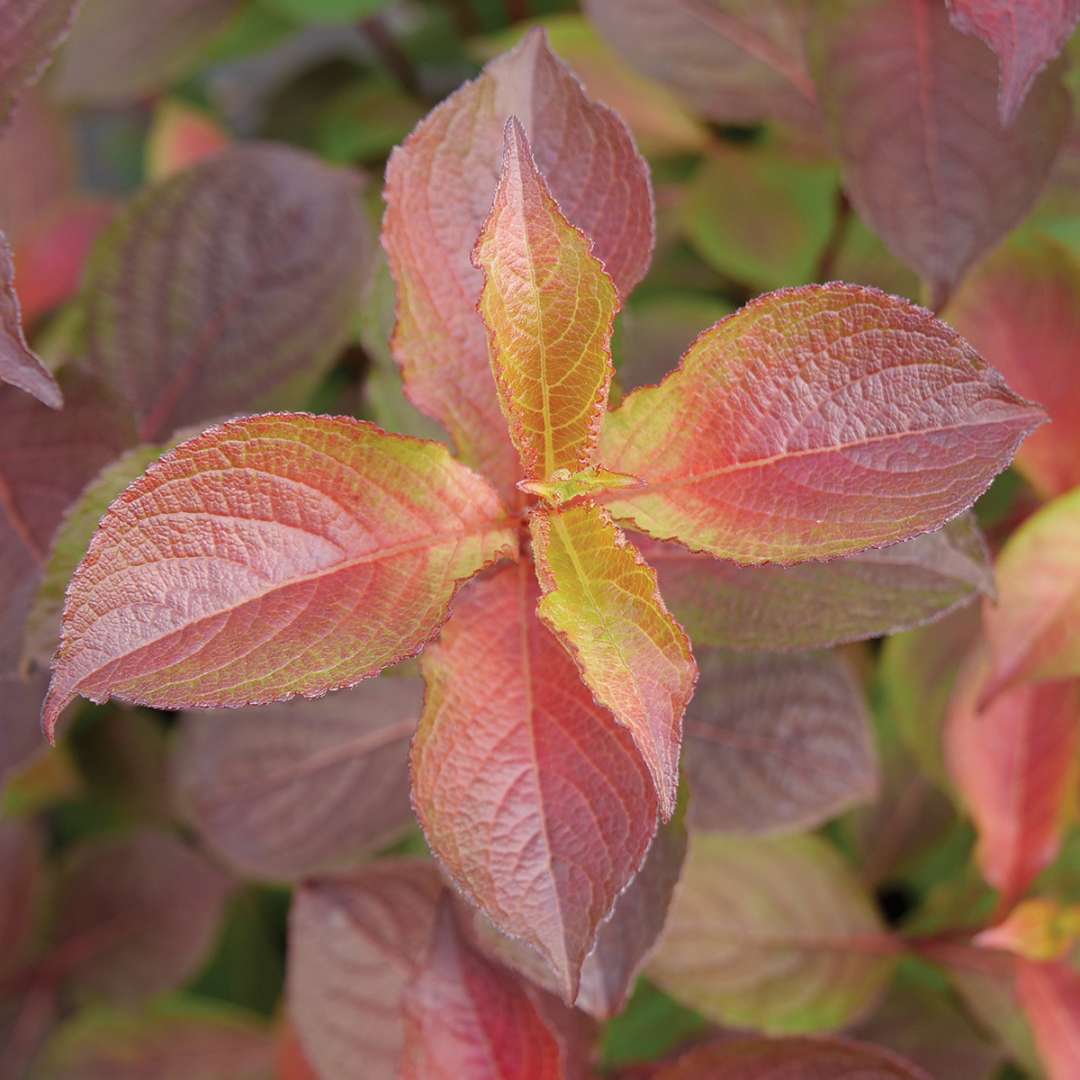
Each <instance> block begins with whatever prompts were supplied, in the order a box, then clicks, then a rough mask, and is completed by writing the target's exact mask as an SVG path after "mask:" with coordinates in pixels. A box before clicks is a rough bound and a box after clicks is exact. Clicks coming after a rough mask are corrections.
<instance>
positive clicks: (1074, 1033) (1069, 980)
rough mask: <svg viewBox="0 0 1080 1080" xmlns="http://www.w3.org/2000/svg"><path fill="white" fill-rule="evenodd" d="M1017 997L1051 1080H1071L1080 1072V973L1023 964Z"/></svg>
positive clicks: (1065, 967) (1061, 966) (1065, 965)
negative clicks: (1029, 1023) (1033, 1032)
mask: <svg viewBox="0 0 1080 1080" xmlns="http://www.w3.org/2000/svg"><path fill="white" fill-rule="evenodd" d="M1017 993H1018V996H1019V998H1020V1004H1021V1006H1022V1007H1023V1009H1024V1012H1025V1013H1026V1014H1027V1017H1028V1020H1029V1021H1030V1022H1031V1026H1032V1028H1033V1029H1034V1031H1035V1044H1036V1045H1037V1046H1038V1048H1039V1056H1040V1057H1041V1058H1042V1060H1043V1063H1044V1064H1045V1066H1046V1069H1047V1073H1048V1074H1049V1077H1050V1080H1071V1078H1072V1077H1074V1076H1076V1075H1077V1072H1078V1071H1080V971H1077V969H1076V968H1075V967H1073V966H1072V965H1071V964H1069V963H1067V962H1066V961H1064V960H1059V961H1058V962H1057V963H1054V964H1035V963H1032V962H1030V961H1027V960H1021V961H1020V962H1019V963H1018V964H1017Z"/></svg>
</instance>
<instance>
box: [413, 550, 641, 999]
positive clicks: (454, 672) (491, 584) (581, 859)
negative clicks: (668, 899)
mask: <svg viewBox="0 0 1080 1080" xmlns="http://www.w3.org/2000/svg"><path fill="white" fill-rule="evenodd" d="M537 597H538V591H537V588H536V584H535V581H534V580H533V575H532V573H531V568H530V567H528V566H525V565H521V566H519V567H511V568H507V569H506V570H503V571H502V572H501V573H498V574H496V575H495V576H493V577H491V578H488V579H487V580H484V581H482V582H478V583H476V584H475V585H473V586H471V587H470V588H469V590H467V591H466V592H464V593H463V594H462V596H461V598H460V600H459V601H458V602H457V603H456V604H455V607H454V612H453V614H452V616H451V618H450V621H449V622H448V623H447V625H446V627H445V629H444V631H443V634H442V636H441V638H440V640H439V642H438V643H437V644H436V645H433V646H432V647H431V648H430V649H428V650H427V652H426V653H425V655H424V658H423V662H422V663H423V673H424V678H425V680H426V682H427V695H426V700H425V708H424V715H423V719H422V720H421V723H420V728H419V730H418V731H417V734H416V738H415V740H414V742H413V750H412V767H413V801H414V805H415V807H416V812H417V816H418V817H419V819H420V823H421V825H422V826H423V828H424V832H425V835H426V836H427V840H428V843H429V844H430V846H431V848H432V850H433V851H434V852H435V853H436V855H437V856H438V857H439V860H440V862H441V863H442V865H443V867H444V868H445V869H446V871H447V873H448V874H449V876H450V878H451V880H452V881H453V882H454V883H455V885H456V886H457V887H458V889H460V890H461V891H462V892H463V893H464V895H465V896H467V897H468V898H469V899H470V900H471V901H472V902H473V903H475V904H476V905H477V906H479V907H480V908H481V909H482V910H483V911H484V912H485V914H486V915H487V916H488V918H489V919H490V920H491V921H492V922H493V923H494V924H495V925H496V926H497V927H498V928H499V929H500V930H501V931H502V932H504V933H507V934H509V935H511V936H512V937H515V938H518V939H520V940H522V941H523V942H525V943H526V944H527V945H528V946H529V947H531V948H532V949H534V950H536V951H537V952H538V953H539V955H540V956H541V957H542V958H543V959H544V961H545V962H546V964H547V966H548V967H549V968H550V969H551V971H552V972H553V974H554V977H555V980H556V986H557V988H558V990H559V992H560V993H561V994H562V995H563V996H564V997H566V998H567V999H568V1000H571V1001H572V1000H573V999H574V998H575V997H576V995H577V988H578V980H579V976H580V972H581V965H582V963H583V961H584V959H585V956H586V955H587V954H588V952H589V950H590V949H591V948H592V947H593V944H594V941H595V939H596V932H597V928H598V926H599V925H600V923H601V921H602V920H603V919H604V918H605V917H606V916H607V915H608V914H609V912H610V911H611V909H612V906H613V905H614V903H615V900H616V898H617V897H618V895H619V893H620V892H621V891H622V890H623V889H624V888H625V887H626V886H627V884H628V883H629V882H630V880H631V878H632V877H633V875H634V873H635V871H636V870H637V869H638V867H639V866H640V865H641V862H642V860H643V859H644V858H645V853H646V850H647V848H648V846H649V842H650V840H651V839H652V837H653V834H654V831H655V829H656V806H657V800H656V796H655V795H654V794H653V790H652V784H651V782H650V779H649V775H648V773H647V772H646V770H645V767H644V765H643V764H642V761H641V759H640V757H639V755H638V752H637V751H636V750H635V748H634V744H633V742H632V741H631V739H630V737H629V735H628V734H627V733H626V732H625V731H624V730H623V729H622V728H620V727H619V726H618V725H617V724H616V723H615V721H614V720H613V719H612V718H611V716H610V715H609V714H608V713H607V712H606V711H605V710H604V709H602V708H601V707H599V706H598V705H597V704H596V703H594V701H593V697H592V695H591V694H590V693H589V691H588V690H587V689H586V687H585V686H583V685H582V683H581V680H580V678H579V676H578V674H577V671H576V669H575V667H574V664H573V661H572V660H571V659H570V657H569V656H568V655H567V654H566V651H565V650H564V649H563V648H562V646H561V645H560V644H559V642H558V641H557V640H556V639H555V637H554V635H553V634H552V633H551V632H550V631H549V630H548V629H547V628H546V627H545V626H544V625H543V624H542V623H541V622H540V621H539V620H538V619H537V617H536V614H535V609H536V602H537Z"/></svg>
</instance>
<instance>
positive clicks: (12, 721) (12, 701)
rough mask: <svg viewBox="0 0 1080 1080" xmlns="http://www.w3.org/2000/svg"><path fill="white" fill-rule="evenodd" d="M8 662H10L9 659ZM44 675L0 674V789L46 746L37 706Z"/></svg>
mask: <svg viewBox="0 0 1080 1080" xmlns="http://www.w3.org/2000/svg"><path fill="white" fill-rule="evenodd" d="M9 659H12V660H13V659H14V658H10V657H9ZM47 685H48V676H47V675H46V674H45V673H44V672H41V673H36V674H26V675H23V674H19V673H17V672H15V671H9V672H8V673H7V674H0V701H3V703H4V706H3V714H2V715H3V719H2V721H0V789H2V787H3V785H4V783H5V782H6V781H7V780H8V779H9V777H10V776H11V775H12V774H13V773H15V772H16V771H18V770H19V769H20V768H21V767H22V766H24V765H25V764H26V763H27V762H29V761H30V760H31V759H32V758H33V757H34V756H35V755H36V754H40V753H43V752H44V751H45V750H46V748H47V747H48V745H49V744H48V743H47V742H46V741H45V737H44V736H43V735H42V734H41V720H40V714H41V703H42V701H43V700H44V699H45V688H46V686H47Z"/></svg>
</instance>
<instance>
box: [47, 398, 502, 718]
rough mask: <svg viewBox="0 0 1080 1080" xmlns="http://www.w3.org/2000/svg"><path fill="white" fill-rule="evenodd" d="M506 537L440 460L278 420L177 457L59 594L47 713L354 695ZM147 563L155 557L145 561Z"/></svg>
mask: <svg viewBox="0 0 1080 1080" xmlns="http://www.w3.org/2000/svg"><path fill="white" fill-rule="evenodd" d="M515 545H516V535H515V532H514V530H513V528H512V527H510V525H509V524H508V522H507V519H506V518H505V517H504V513H503V511H502V509H501V507H500V506H499V503H498V500H497V499H496V497H495V495H494V493H493V492H492V491H491V489H490V488H489V487H488V485H487V484H486V483H485V482H484V481H483V480H482V479H481V478H480V477H478V476H477V475H476V474H475V473H472V472H470V471H469V470H468V469H466V468H464V466H461V465H459V464H457V463H456V462H455V461H453V459H452V458H451V457H450V455H449V453H448V452H447V450H446V448H445V447H442V446H439V445H437V444H435V443H425V442H421V441H419V440H416V439H407V438H404V437H401V436H392V435H387V434H386V433H385V432H383V431H381V430H380V429H378V428H376V427H374V426H373V425H371V424H363V423H361V422H359V421H356V420H349V419H347V418H332V417H315V416H309V415H306V414H300V413H297V414H271V415H268V416H263V417H251V418H248V419H244V420H236V421H233V422H231V423H228V424H225V425H223V426H221V427H218V428H212V429H210V430H209V431H207V432H205V433H204V434H202V435H200V436H198V437H197V438H195V439H192V440H190V441H188V442H186V443H183V444H181V445H180V446H179V447H177V448H176V449H175V450H173V451H171V452H170V453H169V454H167V455H166V456H165V457H164V458H162V459H161V461H160V462H159V463H158V464H157V465H155V466H153V467H152V468H151V469H150V471H149V472H147V473H146V474H145V475H144V476H143V477H141V478H140V479H139V480H137V481H136V482H135V483H134V484H133V485H131V487H129V488H128V489H127V491H126V492H125V493H124V494H123V495H122V496H121V498H120V499H119V500H117V502H115V503H114V504H113V506H112V507H111V508H110V510H109V512H108V514H106V516H105V518H104V520H103V521H102V523H101V526H100V527H99V529H98V532H97V533H96V535H95V537H94V540H93V542H92V543H91V545H90V549H89V551H88V553H87V555H86V558H85V559H84V560H83V562H82V563H81V565H80V567H79V569H78V571H77V572H76V574H75V577H74V579H73V581H72V585H71V587H70V589H69V591H68V597H67V603H66V606H65V611H64V636H63V639H62V642H61V646H60V650H59V652H58V653H57V658H56V661H55V666H54V671H53V681H52V685H51V688H50V694H49V698H48V700H47V703H46V707H45V712H44V714H43V715H44V724H45V727H46V730H47V731H50V732H51V731H52V729H53V726H54V725H55V723H56V721H57V719H58V717H59V715H60V713H61V711H62V710H63V708H64V707H65V706H66V705H67V704H68V702H70V701H71V700H72V699H73V698H74V697H75V696H76V695H77V694H83V695H84V696H90V697H94V698H98V699H101V700H104V699H105V698H107V697H109V696H111V695H116V696H120V697H123V698H126V699H132V700H135V699H137V700H138V701H140V702H144V703H147V704H151V703H152V704H154V705H156V706H159V707H169V708H184V707H191V706H204V707H205V706H217V707H220V706H225V705H240V704H245V705H246V704H262V703H267V702H270V701H275V700H283V699H286V698H289V697H292V696H295V695H298V694H299V695H303V696H306V697H317V696H319V695H320V694H323V693H325V692H326V691H327V690H330V689H337V688H341V687H344V686H352V685H355V684H356V683H358V682H360V680H361V679H364V678H366V677H368V676H370V675H373V674H375V673H376V672H378V671H380V670H381V669H382V668H384V667H386V666H387V665H389V664H391V663H394V662H395V661H397V660H400V659H402V658H404V657H406V656H410V655H412V654H413V653H415V652H416V651H417V650H418V649H420V648H421V647H422V646H423V645H424V644H425V643H426V642H427V641H428V639H429V638H430V637H431V636H432V635H433V634H434V633H435V631H436V630H437V629H438V628H439V626H440V625H441V623H442V621H443V620H444V619H445V617H446V610H447V606H448V604H449V602H450V599H451V597H452V596H453V593H454V590H455V588H456V586H457V585H458V584H459V583H460V582H461V581H463V580H465V579H467V578H469V577H471V576H472V575H473V574H474V573H476V571H477V570H479V569H480V568H481V567H483V566H484V565H486V564H487V563H489V562H492V561H494V560H496V559H498V558H500V557H502V556H506V555H512V554H513V552H514V550H515ZM147 553H149V557H147Z"/></svg>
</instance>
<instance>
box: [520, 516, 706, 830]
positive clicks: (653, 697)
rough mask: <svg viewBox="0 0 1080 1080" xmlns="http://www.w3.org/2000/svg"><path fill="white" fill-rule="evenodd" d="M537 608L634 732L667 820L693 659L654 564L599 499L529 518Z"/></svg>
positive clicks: (672, 803)
mask: <svg viewBox="0 0 1080 1080" xmlns="http://www.w3.org/2000/svg"><path fill="white" fill-rule="evenodd" d="M530 530H531V534H532V541H533V553H534V557H535V559H536V573H537V577H538V578H539V580H540V587H541V589H542V591H543V598H542V599H541V601H540V606H539V608H538V611H539V614H540V618H541V619H542V620H543V621H544V622H545V623H546V624H547V625H548V626H549V627H551V629H552V630H553V631H554V632H555V634H556V635H557V636H558V637H559V640H560V641H561V642H562V643H563V645H564V646H565V647H566V648H567V650H568V651H569V652H570V654H571V655H572V656H573V657H574V660H575V662H576V663H577V666H578V669H579V670H580V672H581V677H582V679H583V681H584V682H585V685H586V686H588V687H589V689H590V690H592V692H593V695H594V696H595V697H596V700H597V701H598V702H599V703H600V704H601V705H603V706H604V707H606V708H608V709H610V710H611V712H612V715H613V716H614V717H615V719H616V720H617V721H618V722H619V723H620V724H622V725H624V726H625V727H626V728H628V729H629V731H630V734H631V735H632V736H633V738H634V744H635V746H637V748H638V751H639V753H640V754H641V757H642V759H643V760H644V762H645V764H646V766H647V767H648V769H649V774H650V775H651V776H652V779H653V783H654V784H655V786H656V792H657V796H658V797H659V800H660V815H661V817H662V818H663V819H664V820H665V821H667V820H668V819H669V818H670V817H671V815H672V814H673V813H674V811H675V798H676V793H677V790H678V784H679V747H680V745H681V743H682V718H683V712H684V711H685V709H686V706H687V703H688V702H689V701H690V698H691V697H692V696H693V693H694V684H695V682H696V681H697V666H696V665H695V663H694V656H693V653H692V652H691V649H690V641H689V639H688V638H687V636H686V632H685V631H684V630H683V628H682V627H681V626H680V625H679V624H678V623H677V622H676V621H675V619H674V618H672V615H671V613H670V612H669V611H668V609H667V606H666V605H665V603H664V599H663V597H662V596H661V595H660V592H659V590H658V589H657V587H656V571H655V570H653V569H652V567H650V566H649V565H648V563H646V562H645V560H644V559H642V557H641V555H640V554H639V553H638V551H637V549H636V548H635V547H634V546H633V544H631V543H630V541H628V540H627V539H626V537H625V536H624V535H623V533H622V531H621V530H620V529H619V528H618V527H617V526H616V525H615V524H614V523H613V522H612V520H611V518H610V517H609V516H608V514H607V513H606V512H605V511H604V510H603V509H601V508H600V507H598V506H596V505H595V504H593V503H587V504H585V505H582V506H577V507H571V508H569V509H565V510H552V511H549V510H546V509H541V510H537V511H536V512H535V513H534V514H533V517H532V519H531V521H530Z"/></svg>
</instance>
